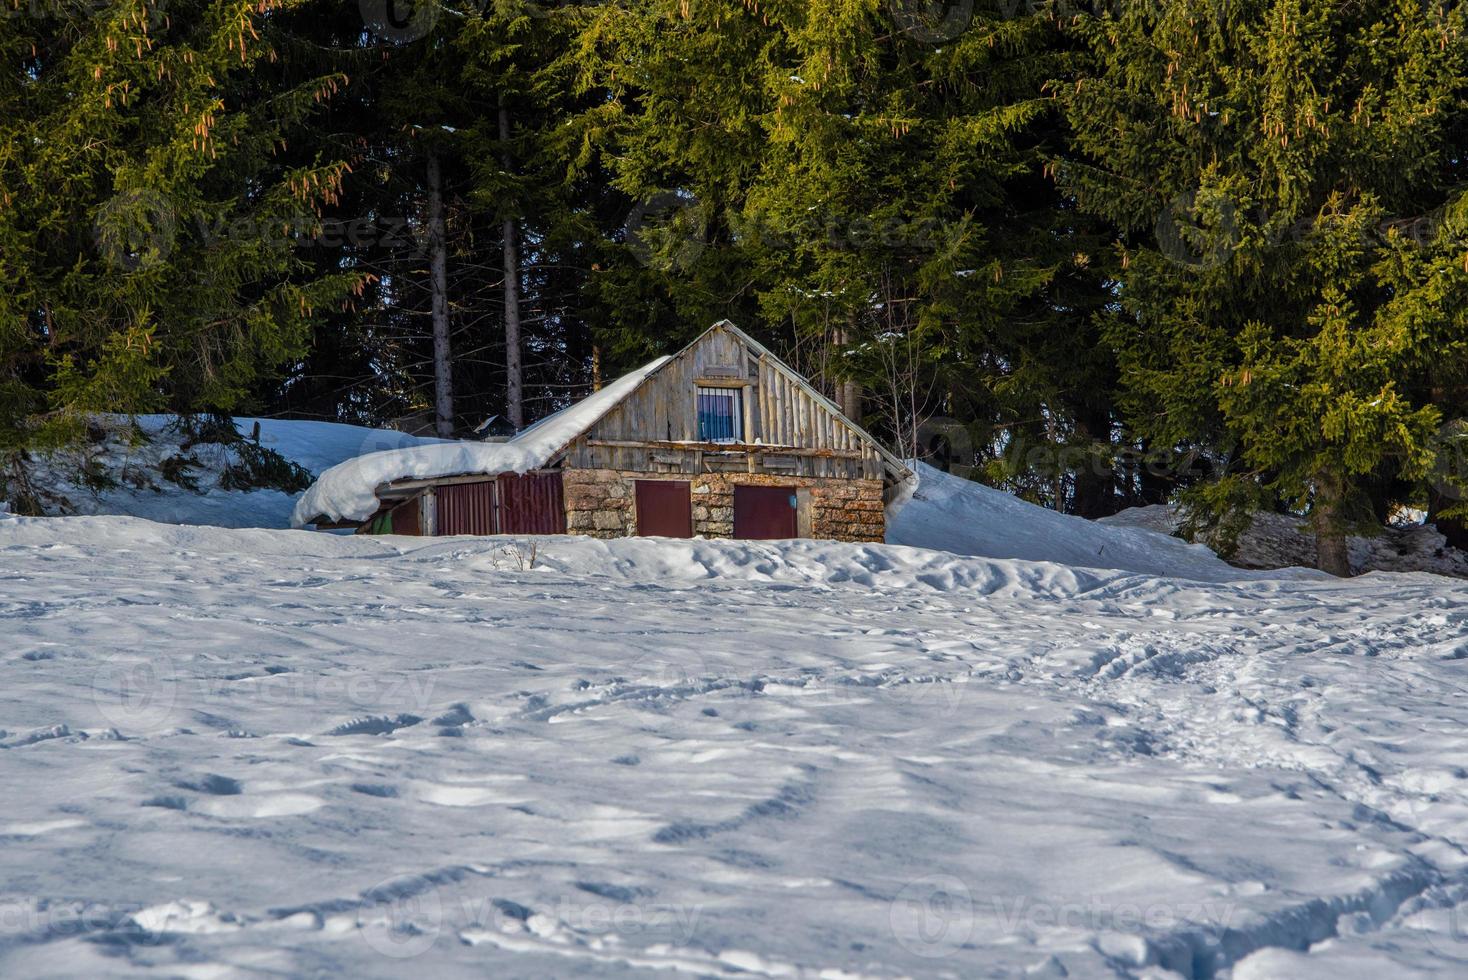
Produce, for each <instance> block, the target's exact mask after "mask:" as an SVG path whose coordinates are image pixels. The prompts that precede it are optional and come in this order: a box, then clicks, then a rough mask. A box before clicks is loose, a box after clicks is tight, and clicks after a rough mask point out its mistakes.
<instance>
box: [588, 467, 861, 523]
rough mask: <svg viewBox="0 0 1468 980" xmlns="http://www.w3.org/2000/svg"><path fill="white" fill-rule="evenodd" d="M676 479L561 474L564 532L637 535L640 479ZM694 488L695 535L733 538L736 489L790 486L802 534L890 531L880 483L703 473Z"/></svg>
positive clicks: (692, 480)
mask: <svg viewBox="0 0 1468 980" xmlns="http://www.w3.org/2000/svg"><path fill="white" fill-rule="evenodd" d="M639 479H643V480H678V479H682V477H680V476H679V475H678V474H672V473H669V474H659V473H627V472H621V471H618V470H578V469H568V470H564V471H563V472H562V474H561V480H562V487H563V489H564V491H565V496H566V530H567V531H568V532H569V533H571V534H585V535H588V536H590V537H594V538H620V537H626V536H628V535H633V534H636V533H637V505H636V497H635V491H634V489H633V483H634V481H636V480H639ZM689 482H690V483H691V484H692V487H691V490H692V499H693V533H694V534H700V535H703V536H704V537H709V538H728V537H733V535H734V487H735V486H736V485H738V484H745V485H755V486H763V487H789V488H791V489H792V490H796V491H797V492H798V494H799V497H800V506H799V508H798V511H797V522H798V526H799V534H800V535H801V536H809V537H812V538H829V539H831V540H835V541H881V540H882V536H883V534H884V533H885V531H886V521H885V516H884V514H883V509H882V481H881V480H845V479H830V478H822V477H800V476H785V475H781V474H769V473H704V474H701V475H699V476H695V477H691V478H689Z"/></svg>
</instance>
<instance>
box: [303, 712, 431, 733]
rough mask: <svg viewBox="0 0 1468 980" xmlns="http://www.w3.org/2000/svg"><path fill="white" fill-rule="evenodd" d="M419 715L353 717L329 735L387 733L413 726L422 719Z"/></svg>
mask: <svg viewBox="0 0 1468 980" xmlns="http://www.w3.org/2000/svg"><path fill="white" fill-rule="evenodd" d="M422 720H423V719H422V718H419V717H418V716H417V715H410V714H399V715H372V716H370V717H363V718H353V719H352V720H351V721H348V722H344V723H342V724H340V725H337V726H336V727H335V728H333V729H332V730H331V731H329V732H327V733H326V734H328V735H387V734H390V733H392V732H395V731H397V730H398V729H399V728H411V727H412V726H414V725H416V724H418V723H419V722H420V721H422Z"/></svg>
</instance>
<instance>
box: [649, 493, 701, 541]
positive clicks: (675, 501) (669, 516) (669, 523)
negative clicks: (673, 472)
mask: <svg viewBox="0 0 1468 980" xmlns="http://www.w3.org/2000/svg"><path fill="white" fill-rule="evenodd" d="M689 487H690V485H689V484H688V483H685V482H683V481H681V480H638V481H637V533H638V534H641V535H658V536H660V537H664V538H691V537H693V495H692V493H691V492H690V489H689Z"/></svg>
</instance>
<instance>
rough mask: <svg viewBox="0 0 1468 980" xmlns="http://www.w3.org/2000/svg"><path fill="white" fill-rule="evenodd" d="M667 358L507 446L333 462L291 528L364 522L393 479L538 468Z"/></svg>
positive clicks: (475, 445)
mask: <svg viewBox="0 0 1468 980" xmlns="http://www.w3.org/2000/svg"><path fill="white" fill-rule="evenodd" d="M668 360H669V359H668V358H666V357H660V358H658V359H657V360H655V361H652V362H651V363H649V364H647V365H645V366H644V367H642V368H640V369H639V370H636V371H633V372H632V373H631V374H627V375H624V376H622V377H620V378H618V379H617V380H616V381H614V382H612V383H611V384H609V385H607V386H606V387H605V388H603V389H602V390H601V391H598V392H596V393H594V394H592V395H590V396H588V397H586V398H584V399H582V400H581V401H579V402H577V403H576V404H575V405H572V406H571V407H570V408H567V409H564V410H562V411H560V412H557V413H556V414H554V415H550V416H547V417H546V418H544V419H541V420H540V421H539V422H536V423H535V424H534V425H532V426H530V427H529V428H527V429H526V430H525V431H523V432H521V433H520V434H519V435H517V436H515V438H513V439H511V440H510V441H509V442H444V443H439V444H436V445H426V446H409V447H407V448H403V449H390V450H387V451H384V452H377V453H369V454H368V455H365V456H359V457H357V458H356V459H349V460H347V461H346V462H344V463H339V464H337V465H336V466H333V467H332V468H331V469H329V470H327V471H326V472H325V473H322V474H321V476H320V478H319V479H317V481H316V482H315V483H314V484H312V485H311V487H310V489H308V490H307V491H306V493H305V495H304V496H302V497H301V499H300V500H299V501H298V502H297V503H296V508H295V512H294V513H293V514H292V516H291V524H292V525H293V526H295V527H304V526H305V525H307V524H312V523H315V522H316V520H317V519H318V518H320V517H323V516H324V517H326V518H328V519H330V520H333V521H339V520H348V521H365V520H366V519H367V518H369V517H371V516H372V515H373V514H374V513H375V512H376V511H377V507H378V501H377V488H378V487H380V486H382V485H383V484H384V483H392V482H394V481H396V480H430V479H435V478H437V477H445V476H459V475H462V474H468V473H483V474H485V475H486V476H490V475H494V474H497V473H524V472H526V471H528V470H533V469H537V468H538V467H541V466H544V465H545V464H546V462H548V461H549V460H550V458H551V457H552V456H553V455H555V454H556V453H557V452H558V451H559V450H561V449H563V448H565V446H566V444H567V443H569V442H571V441H572V440H573V439H575V438H576V437H577V436H579V435H581V433H583V432H585V431H586V430H587V429H589V428H591V426H592V425H594V424H595V423H596V421H597V420H598V419H600V418H601V417H602V416H603V415H605V414H606V413H607V412H608V411H609V410H610V409H611V408H612V406H613V405H615V404H616V403H617V402H619V401H621V400H622V399H623V398H624V397H626V396H627V395H629V394H631V392H632V391H633V390H634V389H635V388H637V386H638V385H640V384H642V382H643V380H644V379H645V378H646V377H647V376H648V375H650V374H652V373H653V372H654V371H656V370H657V369H658V368H660V367H662V366H663V365H664V364H666V363H667V362H668Z"/></svg>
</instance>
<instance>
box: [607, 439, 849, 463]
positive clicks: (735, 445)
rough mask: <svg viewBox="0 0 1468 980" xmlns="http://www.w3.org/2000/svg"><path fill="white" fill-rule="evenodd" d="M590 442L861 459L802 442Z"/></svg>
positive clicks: (610, 445) (844, 451) (624, 446)
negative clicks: (810, 446) (811, 447)
mask: <svg viewBox="0 0 1468 980" xmlns="http://www.w3.org/2000/svg"><path fill="white" fill-rule="evenodd" d="M586 444H587V445H588V446H601V447H604V448H607V449H677V450H682V451H684V452H704V453H760V454H765V455H770V456H810V457H815V458H818V459H861V458H862V454H861V452H860V451H859V450H850V449H807V448H804V447H801V446H773V445H767V444H765V443H745V442H669V441H667V440H663V439H647V440H636V439H588V440H586Z"/></svg>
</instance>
